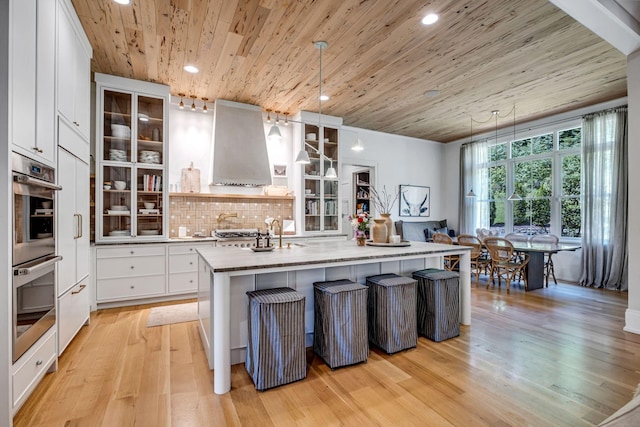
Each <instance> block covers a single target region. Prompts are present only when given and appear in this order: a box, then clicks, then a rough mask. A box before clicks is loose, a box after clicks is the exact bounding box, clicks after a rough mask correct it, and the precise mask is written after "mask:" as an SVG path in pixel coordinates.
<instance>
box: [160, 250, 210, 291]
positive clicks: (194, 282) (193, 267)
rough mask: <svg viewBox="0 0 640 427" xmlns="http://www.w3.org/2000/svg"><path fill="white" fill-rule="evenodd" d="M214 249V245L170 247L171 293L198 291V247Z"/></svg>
mask: <svg viewBox="0 0 640 427" xmlns="http://www.w3.org/2000/svg"><path fill="white" fill-rule="evenodd" d="M206 246H209V247H213V246H215V244H214V243H203V244H197V245H196V244H190V245H178V244H171V245H169V293H170V294H176V293H185V292H196V291H197V290H198V252H196V250H197V248H198V247H206Z"/></svg>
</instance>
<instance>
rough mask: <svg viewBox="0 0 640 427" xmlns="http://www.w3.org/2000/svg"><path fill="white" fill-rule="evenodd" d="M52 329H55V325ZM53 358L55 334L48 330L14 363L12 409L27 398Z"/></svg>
mask: <svg viewBox="0 0 640 427" xmlns="http://www.w3.org/2000/svg"><path fill="white" fill-rule="evenodd" d="M52 329H54V330H55V326H54V327H53V328H52ZM47 335H48V337H47ZM45 337H46V338H45ZM25 358H26V359H25ZM55 358H56V334H55V332H51V330H50V331H49V332H47V334H45V335H44V336H43V338H41V339H40V341H38V342H37V343H36V344H34V347H32V348H30V349H29V350H27V352H26V353H25V354H24V356H22V357H21V358H20V359H19V360H18V361H17V362H16V364H15V365H14V367H15V368H16V370H15V371H14V373H13V378H12V381H13V407H14V409H17V408H16V406H20V405H22V402H23V401H24V400H25V399H26V398H27V396H28V394H29V393H30V390H32V389H33V387H35V385H36V384H37V383H38V382H40V379H41V378H42V377H43V376H44V374H45V372H46V371H47V369H49V366H51V362H52V361H53V360H54V359H55ZM23 359H24V360H23Z"/></svg>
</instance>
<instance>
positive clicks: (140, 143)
mask: <svg viewBox="0 0 640 427" xmlns="http://www.w3.org/2000/svg"><path fill="white" fill-rule="evenodd" d="M162 144H164V142H163V141H153V140H150V139H138V147H140V146H143V145H146V146H149V147H153V148H157V146H160V147H162Z"/></svg>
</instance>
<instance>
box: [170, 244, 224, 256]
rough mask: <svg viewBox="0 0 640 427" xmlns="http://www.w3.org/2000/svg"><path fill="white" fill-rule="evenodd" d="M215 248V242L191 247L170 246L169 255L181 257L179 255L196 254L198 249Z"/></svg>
mask: <svg viewBox="0 0 640 427" xmlns="http://www.w3.org/2000/svg"><path fill="white" fill-rule="evenodd" d="M214 246H215V243H214V242H209V243H200V244H191V245H175V244H171V245H169V255H179V254H195V253H197V252H196V249H198V248H213V247H214Z"/></svg>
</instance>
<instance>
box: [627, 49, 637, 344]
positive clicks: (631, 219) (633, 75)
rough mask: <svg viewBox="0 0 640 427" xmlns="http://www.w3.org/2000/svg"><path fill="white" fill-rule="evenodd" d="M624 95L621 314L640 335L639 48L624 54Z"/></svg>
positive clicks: (632, 329) (628, 330)
mask: <svg viewBox="0 0 640 427" xmlns="http://www.w3.org/2000/svg"><path fill="white" fill-rule="evenodd" d="M627 96H628V98H627V99H628V101H629V121H628V123H629V155H628V156H627V159H628V162H629V165H628V169H629V180H628V182H629V211H628V213H627V219H628V233H629V234H628V249H629V270H628V274H629V296H628V303H627V304H628V307H627V311H626V313H625V327H624V330H625V331H627V332H633V333H635V334H640V281H638V277H640V264H639V263H638V262H636V261H637V260H638V256H640V223H638V221H637V220H636V218H637V217H638V214H640V193H639V192H638V191H637V190H636V189H635V188H634V185H633V183H636V182H640V168H638V159H640V50H638V51H635V52H634V53H632V54H631V55H629V56H628V57H627Z"/></svg>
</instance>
